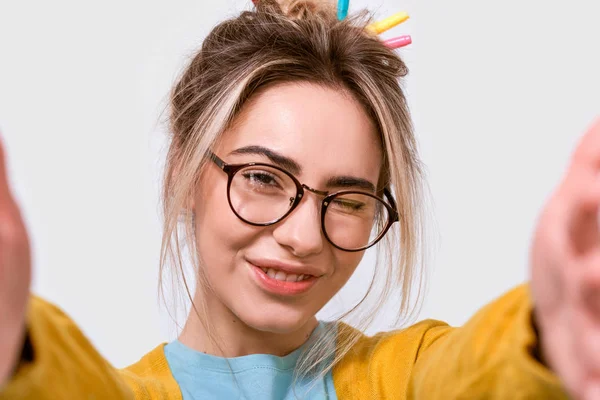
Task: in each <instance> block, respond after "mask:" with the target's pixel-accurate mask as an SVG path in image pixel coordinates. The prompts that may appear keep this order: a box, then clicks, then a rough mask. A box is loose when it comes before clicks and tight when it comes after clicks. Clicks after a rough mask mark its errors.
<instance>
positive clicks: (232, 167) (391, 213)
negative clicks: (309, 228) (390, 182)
mask: <svg viewBox="0 0 600 400" xmlns="http://www.w3.org/2000/svg"><path fill="white" fill-rule="evenodd" d="M208 154H209V158H210V159H211V160H212V161H213V162H214V163H215V164H216V165H217V167H219V168H220V169H221V170H223V172H225V173H226V174H227V201H228V203H229V207H230V208H231V211H233V213H234V214H235V215H236V216H237V217H238V218H239V219H240V220H242V221H244V222H245V223H247V224H249V225H253V226H270V225H274V224H276V223H278V222H281V221H282V220H283V219H285V218H286V217H287V216H288V215H290V214H291V213H292V211H294V210H295V209H296V207H297V206H298V205H299V204H300V201H301V200H302V198H303V197H304V191H305V190H307V191H309V192H312V193H314V194H316V195H319V196H324V198H323V200H322V201H321V231H322V232H323V235H324V236H325V238H326V239H327V241H328V242H329V243H331V244H332V245H333V246H334V247H336V248H338V249H340V250H343V251H348V252H357V251H363V250H366V249H368V248H369V247H371V246H374V245H375V244H376V243H377V242H379V241H380V240H381V239H382V238H383V237H384V236H385V234H386V233H387V231H388V230H389V229H390V228H391V227H392V225H393V224H394V223H395V222H398V221H399V220H400V215H399V213H398V208H397V207H396V202H395V201H394V198H393V197H392V194H391V192H390V190H389V189H388V188H387V187H386V188H384V189H383V194H384V196H385V197H386V198H387V200H388V201H389V204H388V202H386V200H385V199H383V198H381V197H379V196H376V195H374V194H372V193H368V192H362V191H360V190H340V191H337V192H333V193H329V192H327V191H322V190H317V189H313V188H311V187H310V186H307V185H305V184H303V183H300V181H299V180H298V179H297V178H296V177H295V176H294V175H292V174H291V173H290V172H288V171H286V170H285V169H283V168H281V167H278V166H276V165H273V164H268V163H260V162H249V163H244V164H227V163H226V162H225V161H223V160H222V159H221V158H219V157H218V156H217V155H216V154H214V153H213V152H212V151H209V153H208ZM260 166H263V167H268V168H273V169H276V170H278V171H281V172H282V173H284V174H286V175H287V176H289V177H290V178H291V179H292V181H293V182H294V184H295V185H296V197H295V198H294V202H293V203H292V205H291V206H290V208H289V210H288V211H287V212H286V213H285V214H284V215H283V216H281V217H279V218H278V219H276V220H273V221H270V222H265V223H256V222H252V221H248V220H247V219H244V217H242V216H241V215H240V214H238V212H237V211H236V210H235V208H234V207H233V204H232V203H231V196H230V193H231V190H230V189H231V183H232V181H233V177H234V176H235V174H236V173H237V172H238V171H240V170H241V169H244V168H247V167H260ZM345 194H362V195H365V196H369V197H372V198H374V199H376V200H379V201H380V202H381V204H383V205H384V206H385V207H386V208H387V210H388V221H387V224H386V226H385V228H384V229H383V230H382V231H381V233H380V234H379V236H378V237H377V238H375V240H373V242H372V243H370V244H368V245H367V246H363V247H361V248H358V249H346V248H343V247H340V246H338V245H337V244H335V243H334V242H333V241H332V240H331V239H330V238H329V236H328V235H327V230H326V229H325V212H326V211H327V207H329V204H330V203H331V200H333V199H334V198H335V197H337V196H341V195H345Z"/></svg>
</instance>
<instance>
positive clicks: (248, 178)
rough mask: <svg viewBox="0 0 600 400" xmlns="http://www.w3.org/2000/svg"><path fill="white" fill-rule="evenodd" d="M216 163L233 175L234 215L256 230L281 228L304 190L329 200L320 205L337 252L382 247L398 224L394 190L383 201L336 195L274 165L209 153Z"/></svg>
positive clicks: (358, 193)
mask: <svg viewBox="0 0 600 400" xmlns="http://www.w3.org/2000/svg"><path fill="white" fill-rule="evenodd" d="M209 155H210V158H211V159H212V161H213V162H214V163H215V164H216V165H217V166H218V167H219V168H220V169H222V170H223V171H224V172H225V173H226V174H227V176H228V181H227V200H228V202H229V206H230V207H231V210H232V211H233V213H234V214H235V215H236V216H237V217H238V218H239V219H241V220H242V221H244V222H246V223H248V224H250V225H254V226H269V225H273V224H276V223H278V222H280V221H281V220H283V219H284V218H285V217H287V216H288V215H290V214H291V213H292V211H294V209H295V208H296V207H297V206H298V204H300V201H301V200H302V198H303V197H304V195H305V191H309V192H312V193H314V194H316V195H318V196H324V198H323V200H322V202H321V229H322V230H323V234H324V236H325V238H326V239H327V240H328V241H329V242H330V243H331V244H332V245H333V246H335V247H336V248H338V249H340V250H345V251H362V250H365V249H367V248H369V247H371V246H373V245H374V244H375V243H377V242H378V241H379V240H381V238H383V236H384V235H385V234H386V232H387V231H388V230H389V229H390V227H391V226H392V224H393V223H394V222H396V221H398V220H399V215H398V211H397V208H396V203H395V202H394V199H393V198H392V195H391V193H390V191H389V190H388V189H387V188H386V189H384V190H383V194H384V196H385V197H386V198H387V200H388V201H389V202H387V201H385V200H384V199H382V198H380V197H378V196H376V195H374V194H371V193H366V192H361V191H357V190H341V191H338V192H334V193H329V192H327V191H321V190H316V189H313V188H310V187H308V186H307V185H305V184H303V183H300V182H299V181H298V179H296V177H295V176H294V175H292V174H291V173H289V172H288V171H286V170H284V169H282V168H280V167H277V166H275V165H271V164H264V163H257V162H251V163H245V164H227V163H225V162H224V161H223V160H222V159H220V158H219V157H218V156H217V155H215V154H214V153H212V152H210V153H209Z"/></svg>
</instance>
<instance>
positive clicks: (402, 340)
mask: <svg viewBox="0 0 600 400" xmlns="http://www.w3.org/2000/svg"><path fill="white" fill-rule="evenodd" d="M453 329H454V328H452V327H450V326H449V325H448V324H446V323H444V322H441V321H436V320H431V319H430V320H424V321H421V322H418V323H416V324H414V325H412V326H409V327H407V328H404V329H398V330H394V331H389V332H381V333H377V334H375V335H373V336H367V335H365V334H363V333H361V332H360V331H357V330H356V329H355V328H353V327H351V326H349V325H346V324H344V323H340V324H339V325H338V348H339V350H340V351H343V345H344V343H349V344H350V343H352V345H351V347H350V349H349V350H348V351H347V352H346V353H345V354H344V356H343V357H342V358H341V360H340V361H339V362H338V363H337V364H336V365H335V367H334V370H333V380H334V385H335V388H336V393H339V394H340V395H338V397H339V398H389V397H390V396H392V397H397V396H398V394H399V393H406V391H407V389H408V383H409V377H410V375H411V373H412V370H413V368H414V365H415V364H416V362H417V360H418V359H419V357H420V356H421V354H422V353H423V352H424V351H425V350H426V349H427V348H429V347H430V346H431V345H432V344H433V343H435V342H436V341H437V340H438V339H440V338H441V337H443V336H445V335H446V334H448V333H449V332H451V331H452V330H453ZM361 396H362V397H361Z"/></svg>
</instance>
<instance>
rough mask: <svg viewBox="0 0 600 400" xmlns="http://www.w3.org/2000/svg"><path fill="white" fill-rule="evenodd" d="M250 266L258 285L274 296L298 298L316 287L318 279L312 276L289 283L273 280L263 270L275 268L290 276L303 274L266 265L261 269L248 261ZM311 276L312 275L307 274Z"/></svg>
mask: <svg viewBox="0 0 600 400" xmlns="http://www.w3.org/2000/svg"><path fill="white" fill-rule="evenodd" d="M248 265H249V266H250V269H251V272H252V275H253V278H254V280H255V281H256V282H257V284H258V285H259V286H260V287H262V288H263V289H265V290H266V291H268V292H271V293H273V294H277V295H280V296H297V295H300V294H303V293H305V292H308V291H309V290H310V289H311V288H312V287H313V286H314V285H315V283H317V279H319V278H318V277H316V276H314V275H312V276H310V277H309V278H307V279H304V280H302V281H300V282H287V281H279V280H277V279H275V278H271V277H270V276H269V275H267V274H265V272H264V271H263V270H262V268H273V269H279V270H281V271H283V272H286V273H290V274H294V273H296V274H298V275H299V274H301V273H302V272H296V271H289V270H285V269H283V268H276V267H274V266H269V267H267V266H266V265H262V264H261V266H260V267H259V266H257V265H255V264H254V263H252V262H250V261H248ZM305 275H311V274H305Z"/></svg>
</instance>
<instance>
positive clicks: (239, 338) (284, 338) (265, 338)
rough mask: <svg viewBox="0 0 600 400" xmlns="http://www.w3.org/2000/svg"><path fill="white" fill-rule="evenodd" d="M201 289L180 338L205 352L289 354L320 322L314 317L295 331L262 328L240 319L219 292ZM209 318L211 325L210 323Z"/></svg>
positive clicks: (214, 353)
mask: <svg viewBox="0 0 600 400" xmlns="http://www.w3.org/2000/svg"><path fill="white" fill-rule="evenodd" d="M200 292H201V291H200V290H197V291H196V294H195V296H194V304H195V305H196V308H194V307H192V310H191V312H190V314H189V316H188V319H187V321H186V323H185V326H184V327H183V330H182V331H181V334H180V335H179V341H180V342H182V343H183V344H184V345H186V346H187V347H190V348H192V349H194V350H196V351H200V352H203V353H207V354H211V355H215V356H219V357H240V356H245V355H249V354H273V355H276V356H285V355H287V354H289V353H291V352H292V351H294V350H296V349H297V348H299V347H300V346H302V344H304V343H305V342H306V341H307V340H308V338H309V337H310V335H311V333H312V331H313V330H314V329H315V328H316V327H317V325H318V322H317V319H316V318H315V317H313V318H311V319H310V320H309V321H308V322H307V323H306V324H304V325H303V326H301V327H300V329H298V330H296V331H293V332H286V333H278V332H269V331H264V330H258V329H256V328H253V327H251V326H249V325H247V324H246V323H244V322H243V321H242V320H241V319H239V318H238V317H237V316H236V315H235V314H234V313H233V312H232V311H231V310H230V309H228V308H227V307H226V306H225V305H224V304H222V303H221V302H220V301H219V300H218V299H217V298H216V296H204V298H203V297H202V296H203V294H202V293H200ZM204 299H205V301H206V309H205V310H204V311H205V314H204V315H202V314H201V313H202V312H203V310H202V307H200V304H202V301H203V300H204ZM196 309H197V311H196ZM198 314H200V315H198ZM201 317H203V318H202V319H201ZM207 322H209V323H210V325H207Z"/></svg>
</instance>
